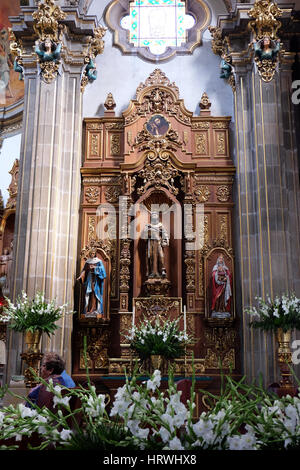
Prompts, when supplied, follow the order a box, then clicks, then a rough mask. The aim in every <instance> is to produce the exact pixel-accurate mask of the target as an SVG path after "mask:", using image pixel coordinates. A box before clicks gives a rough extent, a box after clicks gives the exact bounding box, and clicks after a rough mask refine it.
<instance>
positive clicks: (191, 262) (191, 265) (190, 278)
mask: <svg viewBox="0 0 300 470" xmlns="http://www.w3.org/2000/svg"><path fill="white" fill-rule="evenodd" d="M184 264H185V266H186V274H185V278H186V290H187V292H194V291H195V284H196V279H195V275H196V270H195V265H196V262H195V252H194V251H191V250H189V251H186V253H185V258H184Z"/></svg>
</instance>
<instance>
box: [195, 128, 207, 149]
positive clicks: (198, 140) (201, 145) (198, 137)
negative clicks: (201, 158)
mask: <svg viewBox="0 0 300 470" xmlns="http://www.w3.org/2000/svg"><path fill="white" fill-rule="evenodd" d="M207 144H208V142H207V134H206V133H198V132H197V133H196V134H195V148H196V153H197V154H198V155H207V153H208V151H207Z"/></svg>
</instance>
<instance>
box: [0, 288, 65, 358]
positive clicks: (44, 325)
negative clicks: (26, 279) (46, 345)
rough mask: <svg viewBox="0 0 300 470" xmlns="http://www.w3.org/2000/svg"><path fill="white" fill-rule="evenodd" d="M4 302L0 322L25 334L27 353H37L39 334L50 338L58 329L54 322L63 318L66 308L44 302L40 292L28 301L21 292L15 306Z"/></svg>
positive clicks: (25, 295)
mask: <svg viewBox="0 0 300 470" xmlns="http://www.w3.org/2000/svg"><path fill="white" fill-rule="evenodd" d="M6 301H7V305H6V306H5V307H4V309H3V317H2V321H6V322H8V327H9V328H11V329H12V330H14V331H18V332H21V333H22V332H25V342H26V344H27V346H28V351H27V352H29V351H30V352H38V349H39V342H40V338H41V334H42V333H46V334H47V335H48V336H50V335H51V334H53V333H54V331H55V330H56V329H57V328H58V325H57V324H56V322H57V320H59V319H60V318H61V317H62V316H63V314H64V313H65V308H66V305H62V306H61V307H57V306H56V305H55V301H54V300H52V301H51V302H46V300H45V297H44V294H43V293H41V292H37V293H36V295H35V297H34V298H33V299H32V300H30V299H29V298H28V297H27V294H26V293H25V292H24V291H22V294H21V295H20V296H19V297H18V298H17V301H16V305H14V304H13V303H12V302H11V301H10V300H9V299H8V298H6Z"/></svg>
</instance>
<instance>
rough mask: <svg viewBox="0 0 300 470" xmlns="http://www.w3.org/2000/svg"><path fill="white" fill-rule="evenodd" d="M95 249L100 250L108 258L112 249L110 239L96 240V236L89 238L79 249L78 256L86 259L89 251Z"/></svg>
mask: <svg viewBox="0 0 300 470" xmlns="http://www.w3.org/2000/svg"><path fill="white" fill-rule="evenodd" d="M95 251H96V252H97V251H101V252H102V253H104V254H105V257H106V258H110V257H111V251H112V242H111V240H109V239H105V240H98V239H97V238H91V239H90V240H89V243H88V244H87V245H85V247H84V248H83V249H82V250H81V253H80V256H81V258H82V259H84V260H85V261H86V260H87V259H88V258H89V257H90V253H91V252H95Z"/></svg>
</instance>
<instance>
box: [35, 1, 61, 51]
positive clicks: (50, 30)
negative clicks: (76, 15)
mask: <svg viewBox="0 0 300 470" xmlns="http://www.w3.org/2000/svg"><path fill="white" fill-rule="evenodd" d="M66 16H67V14H66V13H64V12H63V11H62V9H61V8H60V6H58V5H55V2H54V0H44V2H39V3H38V9H37V10H36V11H34V12H33V13H32V17H33V20H34V21H33V29H34V31H35V33H36V34H37V36H38V37H39V40H40V41H42V42H43V41H45V40H46V39H47V38H49V39H51V40H52V41H55V42H56V41H58V40H59V33H60V30H61V29H62V25H60V24H59V21H61V20H64V19H65V18H66Z"/></svg>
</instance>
